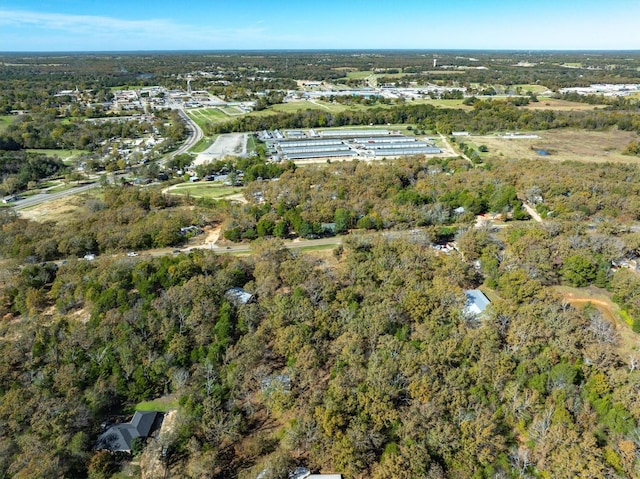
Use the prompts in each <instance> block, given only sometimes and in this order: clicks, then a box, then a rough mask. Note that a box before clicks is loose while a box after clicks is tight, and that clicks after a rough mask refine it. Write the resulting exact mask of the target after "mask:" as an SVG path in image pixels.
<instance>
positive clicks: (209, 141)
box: [189, 135, 218, 153]
mask: <svg viewBox="0 0 640 479" xmlns="http://www.w3.org/2000/svg"><path fill="white" fill-rule="evenodd" d="M217 137H218V135H214V136H205V137H204V138H202V140H200V141H199V142H198V143H196V144H195V145H194V146H193V148H191V149H190V150H189V151H191V152H192V153H202V152H203V151H205V150H206V149H207V148H209V147H210V146H211V145H213V142H214V141H216V138H217Z"/></svg>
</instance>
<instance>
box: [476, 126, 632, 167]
mask: <svg viewBox="0 0 640 479" xmlns="http://www.w3.org/2000/svg"><path fill="white" fill-rule="evenodd" d="M536 134H537V135H539V138H535V139H524V138H523V139H504V138H499V137H497V136H472V137H469V140H470V141H472V142H473V143H476V144H483V145H486V146H487V147H488V148H489V158H492V157H495V156H499V157H505V158H518V159H531V160H545V161H589V162H598V163H601V162H616V163H637V162H638V158H635V157H633V156H626V155H623V154H622V153H621V152H622V149H623V148H624V147H625V146H626V145H627V144H629V143H630V142H631V141H634V140H637V135H636V134H635V133H633V132H627V131H619V130H616V129H614V130H608V131H585V130H575V129H561V130H547V131H542V132H537V133H536ZM536 150H539V151H544V152H546V153H547V154H546V155H545V154H540V153H538V152H537V151H536Z"/></svg>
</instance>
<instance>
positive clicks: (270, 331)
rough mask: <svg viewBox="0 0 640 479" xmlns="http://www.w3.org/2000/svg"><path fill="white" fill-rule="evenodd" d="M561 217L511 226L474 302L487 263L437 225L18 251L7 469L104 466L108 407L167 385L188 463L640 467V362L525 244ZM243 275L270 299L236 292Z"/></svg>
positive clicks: (505, 471)
mask: <svg viewBox="0 0 640 479" xmlns="http://www.w3.org/2000/svg"><path fill="white" fill-rule="evenodd" d="M477 234H484V235H485V238H484V246H483V247H482V248H481V249H480V252H479V253H480V254H481V255H482V256H483V258H484V257H487V256H491V255H494V254H495V252H496V249H495V248H496V245H495V242H494V241H492V240H491V239H490V238H487V237H486V234H487V232H479V233H477ZM549 234H550V233H549V232H548V231H545V229H543V228H539V227H535V228H531V229H529V230H524V231H522V233H520V234H512V236H520V237H519V238H518V239H517V240H514V239H511V240H510V243H508V244H507V247H506V250H505V252H504V259H503V260H502V261H498V266H497V269H496V271H495V272H494V279H495V281H496V291H497V292H498V294H499V296H500V299H496V300H495V301H494V303H493V304H492V307H491V309H490V312H489V313H488V314H487V315H486V316H485V317H483V318H482V319H481V320H479V321H478V320H477V318H473V317H468V316H466V315H465V313H464V304H465V296H464V289H466V288H470V287H474V286H476V285H477V284H478V281H479V276H478V272H477V271H476V270H475V269H474V268H473V267H471V266H470V265H469V264H468V263H465V262H463V261H461V258H460V257H458V256H447V255H441V254H438V253H436V252H435V251H433V250H432V249H430V248H428V247H425V246H427V245H428V244H429V241H428V239H427V238H424V237H421V236H414V237H413V238H412V239H410V240H391V239H384V238H382V237H372V236H353V237H351V238H348V239H347V240H346V241H345V246H344V249H343V250H340V251H339V252H337V253H336V255H337V256H336V257H335V260H327V261H328V262H319V261H317V260H314V259H312V258H310V257H306V256H304V255H297V254H295V253H292V252H290V251H288V250H286V249H282V248H281V246H280V245H278V243H272V242H265V243H260V244H256V245H255V248H254V251H253V255H252V256H250V257H248V258H245V259H239V258H234V257H229V256H226V257H225V256H223V257H219V256H215V255H211V254H203V253H196V252H194V253H191V254H190V255H189V256H186V255H180V256H178V257H162V258H157V259H131V258H125V259H113V260H111V259H104V260H102V261H96V262H87V261H72V262H69V263H67V264H66V265H64V266H62V267H60V268H58V269H56V268H55V267H53V266H46V265H45V266H40V265H34V266H31V267H27V268H24V269H21V270H16V271H7V272H6V273H5V275H4V278H3V281H4V283H5V285H6V286H5V288H4V290H5V291H7V290H12V289H15V290H19V291H24V299H21V300H20V302H22V301H24V306H22V307H21V308H20V309H22V308H24V313H23V314H22V315H20V316H19V317H17V318H16V320H13V321H8V320H6V319H5V321H4V322H3V325H2V328H3V336H4V337H5V338H6V339H5V340H3V341H2V342H0V348H1V349H2V355H1V357H2V358H3V359H2V362H0V365H1V367H2V374H1V376H0V377H1V378H2V380H1V382H0V391H1V393H2V403H1V406H0V423H1V424H2V435H3V440H2V443H3V449H2V454H1V455H0V467H1V468H2V471H3V473H4V474H9V475H10V476H12V477H60V476H66V477H69V476H75V477H84V476H85V475H86V474H88V475H89V477H96V478H97V477H109V476H110V475H111V474H112V473H113V472H114V471H115V470H116V469H114V468H117V461H118V457H117V456H111V457H107V459H108V460H107V463H106V464H105V456H104V455H103V454H101V453H95V452H93V451H92V450H91V449H92V447H91V446H92V439H93V438H95V437H96V433H97V427H98V426H97V425H98V424H99V422H100V421H102V420H103V419H104V417H105V416H106V415H108V414H113V413H114V412H115V411H119V410H121V408H122V407H126V406H129V407H130V406H131V405H133V404H135V403H136V402H138V401H140V400H143V399H148V398H153V397H156V396H158V395H162V394H167V393H172V394H175V395H177V396H178V397H179V398H180V399H179V402H180V408H179V411H180V416H179V417H180V422H179V427H178V428H177V430H176V431H175V434H174V435H173V436H172V437H170V438H168V439H167V438H165V440H166V441H167V443H166V444H165V446H166V447H167V448H168V450H169V451H170V461H171V467H179V468H180V470H181V471H182V472H181V473H180V475H181V476H186V477H194V478H195V477H199V478H201V477H235V476H238V477H256V475H257V474H258V473H259V472H260V471H261V470H265V469H266V470H268V471H270V474H271V475H270V476H269V477H285V475H286V472H287V471H288V470H289V469H290V468H292V467H293V466H294V465H295V464H303V465H306V466H308V467H311V468H313V469H323V470H336V471H340V472H342V473H344V474H345V475H346V476H347V477H356V476H359V475H365V476H369V477H377V478H391V477H394V478H396V477H407V478H409V477H431V478H441V477H479V478H480V477H527V476H534V477H558V478H565V477H566V478H573V477H594V475H595V476H597V477H616V476H620V477H632V476H635V475H637V473H638V469H637V467H638V462H637V451H638V448H639V447H640V443H639V441H638V429H637V423H638V420H640V409H639V406H638V403H637V397H638V393H639V392H640V391H638V388H639V387H640V376H638V374H639V372H638V370H637V369H636V368H634V367H633V364H634V363H633V362H629V361H630V358H628V357H623V356H621V355H620V354H619V353H618V352H617V350H616V344H617V342H618V338H617V333H616V332H615V330H614V329H613V327H612V326H611V324H610V323H609V322H608V321H606V320H605V319H603V317H602V316H601V315H600V313H599V312H598V311H597V310H595V309H593V308H586V309H584V310H578V309H574V308H573V307H571V306H570V305H569V304H568V303H566V302H563V301H562V299H561V298H560V297H559V296H558V295H557V294H555V293H554V292H553V290H552V289H551V288H549V287H547V286H545V285H544V284H543V283H544V280H543V278H540V279H536V278H534V277H532V276H531V275H530V274H529V273H528V272H527V271H525V270H524V269H522V267H520V266H519V263H518V262H517V261H516V260H515V255H517V254H519V253H518V251H519V248H520V246H519V245H521V244H522V243H523V242H524V241H526V240H525V239H524V237H525V236H527V235H528V236H529V237H534V238H537V237H540V236H541V235H542V236H544V235H549ZM478 239H479V238H476V240H478ZM585 240H586V239H585ZM587 242H588V241H587ZM586 248H587V249H588V248H589V247H588V246H587V247H586ZM585 251H586V250H585ZM619 274H622V275H623V276H624V274H625V273H624V272H622V273H616V276H617V275H619ZM616 281H617V280H616V277H615V276H614V278H613V280H612V283H614V284H615V282H616ZM231 286H243V287H245V288H246V289H247V290H249V291H251V292H253V293H254V294H255V295H257V301H256V302H254V303H251V304H244V305H243V304H240V305H238V304H233V303H232V302H230V301H229V299H227V297H226V296H225V294H224V293H225V291H226V289H227V288H229V287H231ZM7 299H8V298H6V297H5V300H4V301H5V304H6V301H7ZM15 301H18V299H17V298H16V299H15ZM8 335H9V336H8ZM9 338H11V339H9ZM631 359H633V358H631Z"/></svg>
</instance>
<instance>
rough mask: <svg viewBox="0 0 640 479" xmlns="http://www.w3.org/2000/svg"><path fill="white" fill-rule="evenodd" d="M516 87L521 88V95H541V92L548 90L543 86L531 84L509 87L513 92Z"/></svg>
mask: <svg viewBox="0 0 640 479" xmlns="http://www.w3.org/2000/svg"><path fill="white" fill-rule="evenodd" d="M518 87H520V88H522V93H526V92H528V91H530V92H532V93H542V92H543V91H547V90H548V88H547V87H546V86H544V85H532V84H526V83H523V84H518V85H511V88H513V89H514V90H515V89H516V88H518Z"/></svg>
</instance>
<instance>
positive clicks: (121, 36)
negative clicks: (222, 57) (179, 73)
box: [0, 9, 270, 50]
mask: <svg viewBox="0 0 640 479" xmlns="http://www.w3.org/2000/svg"><path fill="white" fill-rule="evenodd" d="M0 28H3V29H5V33H8V32H7V30H9V29H11V30H13V31H14V32H17V31H26V33H25V36H26V37H27V38H28V37H29V36H32V37H33V39H34V40H35V38H36V37H43V36H44V35H43V33H44V32H50V38H51V40H54V39H58V41H61V40H62V39H63V38H66V41H65V43H67V44H72V43H73V44H78V43H79V42H83V43H84V45H83V48H82V49H104V48H103V47H107V48H108V49H120V48H121V49H155V48H157V49H172V48H193V49H197V48H228V47H229V45H233V44H236V43H240V44H245V45H246V44H248V43H255V44H261V43H264V42H265V41H266V40H270V38H269V36H268V34H267V30H266V28H265V27H264V26H262V25H256V26H247V27H243V28H235V29H234V28H225V29H220V28H216V27H215V26H211V27H208V26H207V27H203V26H194V25H186V24H180V23H176V22H175V21H173V20H169V19H144V20H127V19H121V18H116V17H109V16H93V15H71V14H61V13H40V12H32V11H26V10H3V9H0ZM60 35H64V37H61V36H60ZM13 37H15V36H13ZM8 39H9V35H8V36H7V37H5V40H8ZM24 40H25V39H24V38H23V42H24ZM41 48H42V49H43V50H47V49H51V48H56V45H53V44H51V43H48V44H47V43H45V44H44V45H42V46H41ZM63 48H66V47H63ZM3 49H6V50H12V45H3Z"/></svg>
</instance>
